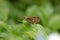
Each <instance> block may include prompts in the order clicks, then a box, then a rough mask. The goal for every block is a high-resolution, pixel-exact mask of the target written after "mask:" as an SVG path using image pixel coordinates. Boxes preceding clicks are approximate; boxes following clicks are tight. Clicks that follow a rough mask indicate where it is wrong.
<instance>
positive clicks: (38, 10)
mask: <svg viewBox="0 0 60 40" xmlns="http://www.w3.org/2000/svg"><path fill="white" fill-rule="evenodd" d="M59 7H60V0H0V40H1V39H2V40H35V37H36V34H37V33H38V32H39V33H40V35H42V36H43V38H44V39H45V38H46V37H47V35H48V34H49V33H51V32H60V31H58V30H60V8H59ZM23 16H38V17H40V23H39V24H28V23H26V22H24V21H23V20H24V19H23Z"/></svg>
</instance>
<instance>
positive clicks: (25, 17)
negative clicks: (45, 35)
mask: <svg viewBox="0 0 60 40" xmlns="http://www.w3.org/2000/svg"><path fill="white" fill-rule="evenodd" d="M24 19H25V20H26V21H27V22H29V23H32V24H34V23H38V22H39V21H40V19H39V17H30V16H24Z"/></svg>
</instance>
